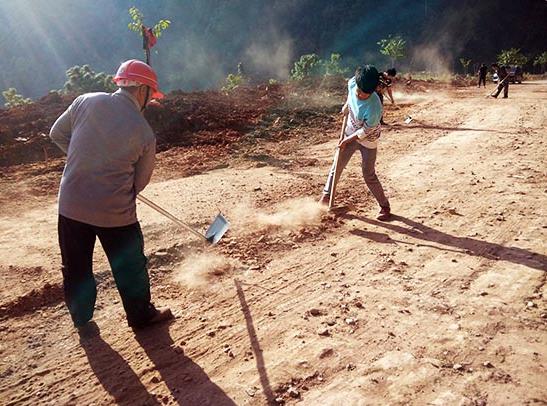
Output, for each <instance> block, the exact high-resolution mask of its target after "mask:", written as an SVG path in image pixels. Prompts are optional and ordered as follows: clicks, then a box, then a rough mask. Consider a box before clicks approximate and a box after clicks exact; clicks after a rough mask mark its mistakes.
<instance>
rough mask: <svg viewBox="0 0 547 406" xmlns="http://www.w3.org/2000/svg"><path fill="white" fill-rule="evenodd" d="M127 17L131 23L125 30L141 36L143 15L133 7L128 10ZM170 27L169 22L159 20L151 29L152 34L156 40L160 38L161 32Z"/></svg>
mask: <svg viewBox="0 0 547 406" xmlns="http://www.w3.org/2000/svg"><path fill="white" fill-rule="evenodd" d="M129 16H130V17H131V22H130V23H129V24H127V28H129V29H130V30H131V31H134V32H136V33H138V34H139V35H142V26H143V25H144V14H143V13H142V12H141V11H140V10H139V9H138V8H137V7H135V6H133V7H131V8H129ZM170 25H171V21H170V20H159V21H158V22H157V23H156V24H155V25H154V26H153V27H152V32H153V33H154V35H155V36H156V38H159V37H161V34H162V32H163V31H165V30H166V29H167V28H169V26H170Z"/></svg>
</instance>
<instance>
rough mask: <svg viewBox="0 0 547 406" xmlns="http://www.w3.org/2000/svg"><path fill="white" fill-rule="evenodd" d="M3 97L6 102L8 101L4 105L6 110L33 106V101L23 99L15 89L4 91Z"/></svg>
mask: <svg viewBox="0 0 547 406" xmlns="http://www.w3.org/2000/svg"><path fill="white" fill-rule="evenodd" d="M2 96H3V97H4V100H5V101H6V102H5V103H4V106H6V108H8V109H9V108H12V107H18V106H24V105H25V104H31V103H32V100H31V99H27V98H26V97H23V96H22V95H20V94H18V93H17V89H15V88H14V87H10V88H9V89H8V90H4V91H3V92H2Z"/></svg>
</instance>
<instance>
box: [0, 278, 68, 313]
mask: <svg viewBox="0 0 547 406" xmlns="http://www.w3.org/2000/svg"><path fill="white" fill-rule="evenodd" d="M63 298H64V293H63V286H62V285H61V284H49V283H46V284H45V285H44V286H43V287H41V288H39V289H33V290H32V291H30V292H29V293H27V294H25V295H23V296H20V297H18V298H17V299H15V300H13V301H11V302H9V303H5V304H3V305H2V306H0V320H2V319H4V318H7V317H19V316H22V315H24V314H27V313H30V312H33V311H35V310H36V309H39V308H42V307H46V306H52V305H55V304H57V303H60V302H61V301H62V300H63Z"/></svg>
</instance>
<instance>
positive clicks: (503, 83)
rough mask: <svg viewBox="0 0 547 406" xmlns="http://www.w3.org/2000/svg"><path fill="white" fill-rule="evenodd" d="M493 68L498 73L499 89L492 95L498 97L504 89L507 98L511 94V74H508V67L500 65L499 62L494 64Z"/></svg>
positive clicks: (504, 96)
mask: <svg viewBox="0 0 547 406" xmlns="http://www.w3.org/2000/svg"><path fill="white" fill-rule="evenodd" d="M492 69H494V70H495V71H496V73H497V74H498V90H497V91H496V93H495V94H492V95H491V96H492V97H494V98H497V97H498V96H499V94H500V93H501V90H502V89H503V98H504V99H507V97H508V96H509V75H508V74H507V69H506V67H505V66H503V65H501V66H500V65H498V64H497V63H493V64H492Z"/></svg>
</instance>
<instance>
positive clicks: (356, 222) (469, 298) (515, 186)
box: [0, 81, 547, 406]
mask: <svg viewBox="0 0 547 406" xmlns="http://www.w3.org/2000/svg"><path fill="white" fill-rule="evenodd" d="M510 92H511V93H510V98H509V99H506V100H504V99H498V100H493V99H486V98H485V97H484V91H479V90H477V89H475V88H463V89H458V90H453V89H452V90H431V91H430V92H427V93H422V94H420V95H408V94H396V96H398V97H397V101H398V103H399V107H398V108H400V110H392V113H390V114H389V115H388V116H387V119H388V121H391V124H392V125H390V126H386V128H385V129H384V132H383V136H382V140H381V145H380V150H379V153H378V162H377V171H378V173H379V176H380V178H381V180H382V182H383V183H384V186H385V188H386V189H387V192H388V195H389V197H390V199H391V203H392V208H393V211H394V212H395V213H396V216H395V218H394V219H393V221H391V222H388V223H382V222H378V221H376V220H375V214H376V211H377V209H376V207H375V203H374V202H373V201H372V198H371V196H370V195H369V194H368V192H367V191H366V186H365V185H364V182H363V180H362V178H361V176H360V168H359V160H358V158H356V157H355V158H353V159H352V161H351V162H350V165H349V167H348V170H347V172H346V173H344V176H343V178H342V179H341V181H340V183H339V186H338V190H339V196H340V197H339V203H340V205H343V206H345V207H343V208H342V209H340V210H338V211H337V212H336V213H335V214H327V213H325V212H322V211H320V210H318V208H317V206H316V205H315V204H314V203H313V200H312V199H316V198H318V197H319V193H320V190H321V186H322V184H323V182H324V180H325V179H324V178H325V174H326V172H327V169H328V167H329V165H330V160H331V157H332V153H333V148H334V145H335V141H334V140H335V138H336V136H337V133H338V129H337V128H336V126H332V128H329V129H328V130H327V131H328V132H329V133H330V134H331V135H332V141H329V142H327V143H324V142H323V143H319V144H310V143H309V142H307V141H308V140H309V139H310V137H311V135H310V134H309V133H303V134H301V136H300V138H298V139H297V140H296V142H293V143H290V140H286V141H282V142H275V141H268V140H267V139H264V140H262V141H261V142H259V143H258V145H257V147H256V148H257V149H256V154H255V155H253V157H252V158H253V159H251V158H249V159H240V160H237V161H236V162H233V163H231V164H230V166H229V167H227V168H220V169H216V170H212V171H208V172H204V173H202V174H199V175H196V176H191V177H184V178H176V177H175V178H172V179H170V180H165V181H161V179H157V178H156V181H155V182H154V183H153V184H151V185H150V186H149V187H148V188H147V189H146V190H145V192H144V193H143V194H144V195H145V196H147V197H149V198H151V199H153V200H154V201H156V202H157V203H158V204H160V205H162V206H164V207H166V208H168V209H169V210H171V211H172V212H174V213H176V214H177V215H178V216H180V217H181V218H184V219H186V220H188V221H189V222H191V223H192V224H194V225H196V226H197V227H204V226H205V225H206V222H207V221H208V219H210V218H212V217H213V216H214V215H215V214H216V211H217V208H219V207H220V208H222V210H223V211H224V212H225V213H226V215H227V217H228V218H230V219H231V221H232V223H233V227H232V230H231V231H230V232H229V234H227V236H226V237H225V239H224V240H223V241H222V243H221V244H220V245H219V246H217V247H214V248H212V249H209V250H205V249H204V248H203V247H201V246H200V245H199V243H198V242H196V241H193V240H192V239H191V236H188V235H187V234H186V233H185V232H183V231H181V230H178V229H177V228H175V227H174V226H173V225H172V224H170V223H169V222H168V220H166V219H164V218H162V217H161V216H160V215H158V214H156V213H155V212H153V211H151V210H150V209H148V208H147V207H142V206H139V213H140V219H141V224H142V226H143V231H144V234H145V241H146V244H147V246H146V253H147V255H148V256H149V259H150V274H151V279H152V290H153V298H154V300H155V302H156V303H158V304H161V305H168V306H170V307H171V308H172V309H173V310H174V311H175V313H176V316H177V318H176V320H175V321H174V322H173V323H172V324H170V325H168V326H162V327H157V328H154V329H151V330H149V331H146V332H145V333H143V334H140V335H137V336H135V335H134V334H133V332H132V331H131V330H130V329H128V328H127V327H126V324H125V319H124V315H123V310H122V307H121V303H120V301H119V297H118V295H117V292H116V290H115V287H114V284H113V280H112V277H111V275H110V272H109V268H108V265H107V263H106V261H105V258H104V255H103V254H102V253H101V250H100V247H98V249H97V250H96V258H95V266H96V276H97V281H98V284H99V287H98V290H99V294H98V303H97V308H96V312H95V317H94V320H95V322H96V324H97V326H98V329H99V330H100V332H98V333H97V334H95V335H90V336H88V337H79V336H78V334H77V332H76V331H75V330H74V328H73V327H72V325H71V322H70V318H69V316H68V312H67V310H66V308H65V306H64V304H63V302H62V289H61V285H60V271H59V266H60V260H59V254H58V248H57V245H56V214H55V213H56V207H55V199H54V198H53V197H51V195H48V196H42V197H35V198H32V199H30V198H28V197H27V195H26V194H25V189H21V190H20V191H18V188H17V185H16V184H13V185H12V187H11V188H10V189H9V190H10V193H13V194H14V199H13V201H12V202H11V203H9V204H7V203H6V204H5V205H4V206H5V207H4V208H3V210H2V213H0V248H1V252H2V255H1V258H0V280H1V281H2V292H1V293H2V298H1V303H0V304H1V305H2V306H1V307H0V320H1V327H0V338H1V340H0V354H1V357H0V358H1V362H0V377H1V378H2V379H1V380H0V393H1V395H0V403H1V404H4V405H15V404H29V405H30V404H32V405H36V404H52V405H53V404H55V405H57V404H72V405H84V404H85V405H87V404H96V405H103V404H104V405H107V404H113V403H117V404H126V405H136V404H150V405H153V404H181V405H215V406H216V405H230V404H237V405H265V404H269V403H270V404H283V403H285V404H303V405H345V406H346V405H378V404H390V405H398V404H416V405H423V404H431V405H486V404H489V405H516V404H545V403H546V402H547V389H546V386H545V382H546V378H547V372H546V370H545V368H546V363H547V358H546V349H547V334H546V323H547V303H546V301H545V293H546V292H545V278H546V270H547V257H546V254H547V253H546V244H545V243H546V241H547V239H546V227H547V224H546V222H545V221H546V209H545V207H547V205H546V196H545V193H546V192H547V182H546V179H547V178H546V172H547V168H546V164H545V156H547V145H546V141H547V139H546V128H547V122H546V117H547V104H546V103H545V94H546V92H547V82H545V81H543V82H528V83H524V84H522V85H518V86H517V85H515V86H511V89H510ZM403 112H404V114H407V113H408V114H410V115H411V116H412V117H413V121H412V123H410V124H408V125H407V124H404V122H403V118H404V115H403ZM293 141H294V140H293ZM287 145H290V146H291V148H287ZM295 145H298V147H297V148H295V147H294V146H295ZM257 157H259V158H260V159H258V158H257ZM160 162H161V156H160ZM160 169H161V168H160ZM17 193H18V194H17ZM211 270H214V271H215V272H211ZM542 382H543V383H542Z"/></svg>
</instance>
